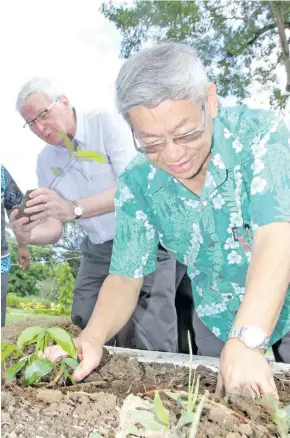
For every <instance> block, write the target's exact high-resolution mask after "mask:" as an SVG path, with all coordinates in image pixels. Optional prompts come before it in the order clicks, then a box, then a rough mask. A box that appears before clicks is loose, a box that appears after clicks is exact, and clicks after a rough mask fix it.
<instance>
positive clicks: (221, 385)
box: [215, 373, 225, 397]
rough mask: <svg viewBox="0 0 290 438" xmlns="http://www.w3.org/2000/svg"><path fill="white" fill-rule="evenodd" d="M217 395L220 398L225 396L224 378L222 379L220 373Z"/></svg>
mask: <svg viewBox="0 0 290 438" xmlns="http://www.w3.org/2000/svg"><path fill="white" fill-rule="evenodd" d="M215 395H217V396H218V397H224V396H225V388H224V382H223V378H222V376H221V374H220V373H218V378H217V384H216V389H215Z"/></svg>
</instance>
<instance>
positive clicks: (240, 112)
mask: <svg viewBox="0 0 290 438" xmlns="http://www.w3.org/2000/svg"><path fill="white" fill-rule="evenodd" d="M217 119H218V121H219V122H220V123H222V124H223V125H224V126H225V128H227V129H228V130H229V131H230V132H232V133H237V134H238V133H239V132H240V131H243V130H245V129H248V130H250V131H252V132H253V131H261V130H262V131H264V130H267V129H269V130H270V128H271V122H273V121H275V120H278V119H281V115H280V114H279V112H276V111H272V110H265V109H262V108H249V107H248V106H247V105H245V104H243V105H238V106H232V107H221V108H220V109H219V110H218V116H217Z"/></svg>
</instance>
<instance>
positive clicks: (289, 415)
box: [284, 405, 290, 418]
mask: <svg viewBox="0 0 290 438" xmlns="http://www.w3.org/2000/svg"><path fill="white" fill-rule="evenodd" d="M284 411H285V412H286V415H287V417H289V418H290V405H287V406H285V408H284Z"/></svg>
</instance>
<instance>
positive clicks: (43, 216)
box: [30, 209, 50, 222]
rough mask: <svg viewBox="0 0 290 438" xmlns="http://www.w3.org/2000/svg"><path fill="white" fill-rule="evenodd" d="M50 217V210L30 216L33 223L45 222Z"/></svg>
mask: <svg viewBox="0 0 290 438" xmlns="http://www.w3.org/2000/svg"><path fill="white" fill-rule="evenodd" d="M49 216H50V214H49V210H47V209H45V211H42V212H41V213H37V214H34V215H32V216H30V219H31V220H32V221H40V222H41V221H45V220H46V219H47V218H48V217H49Z"/></svg>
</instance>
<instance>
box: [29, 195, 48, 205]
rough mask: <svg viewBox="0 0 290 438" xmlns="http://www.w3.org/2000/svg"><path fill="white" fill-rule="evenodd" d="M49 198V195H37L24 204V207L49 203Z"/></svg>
mask: <svg viewBox="0 0 290 438" xmlns="http://www.w3.org/2000/svg"><path fill="white" fill-rule="evenodd" d="M50 199H51V197H50V196H49V195H39V196H35V198H32V199H30V200H29V201H27V202H26V204H25V207H29V208H30V207H33V206H34V205H39V204H46V203H47V202H49V200H50Z"/></svg>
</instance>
